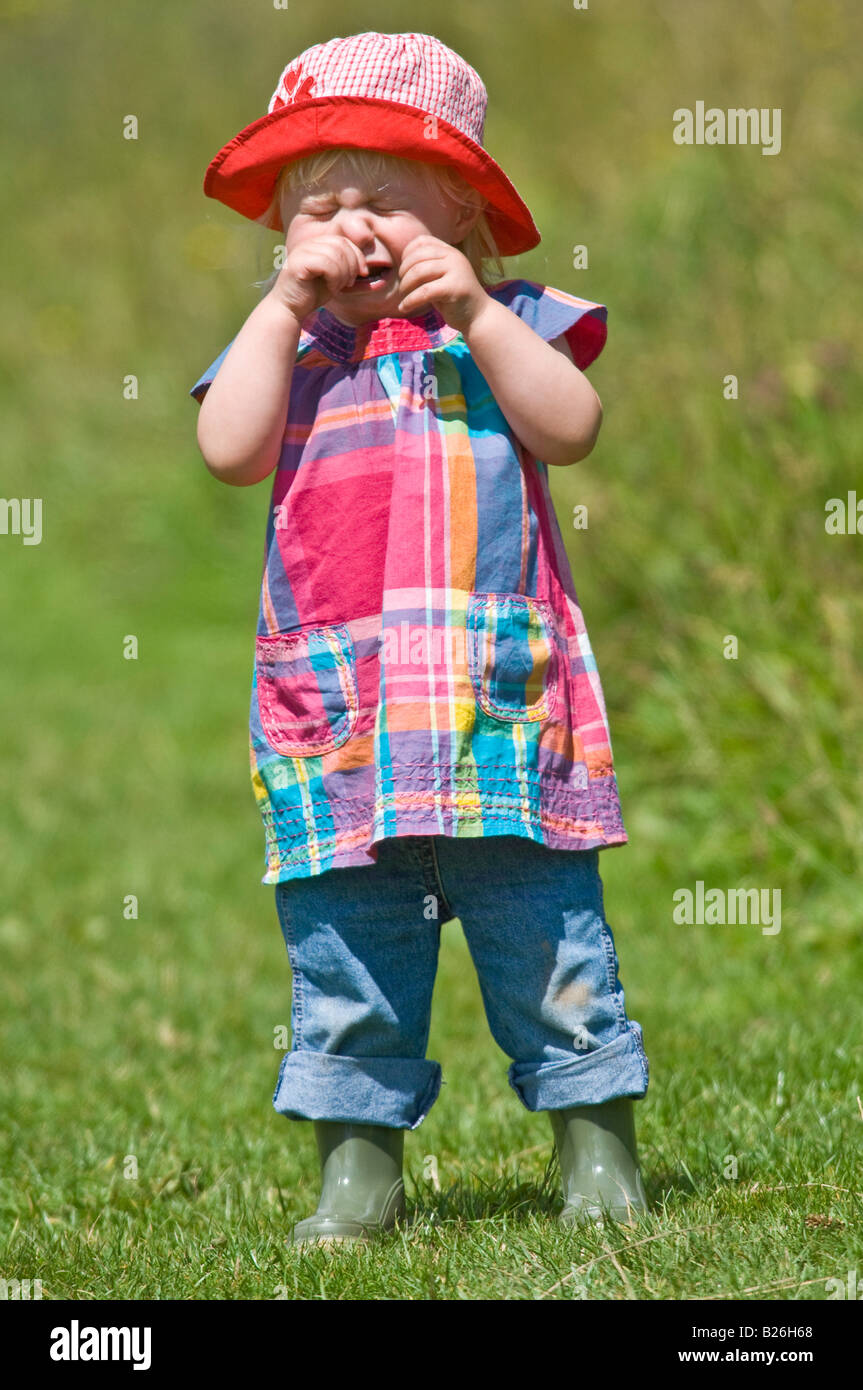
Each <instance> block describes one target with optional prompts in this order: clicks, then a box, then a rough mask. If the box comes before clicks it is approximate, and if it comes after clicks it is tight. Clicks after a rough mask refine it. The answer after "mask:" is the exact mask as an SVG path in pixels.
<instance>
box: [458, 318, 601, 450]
mask: <svg viewBox="0 0 863 1390" xmlns="http://www.w3.org/2000/svg"><path fill="white" fill-rule="evenodd" d="M461 331H462V334H463V336H464V340H465V342H466V343H467V345H468V347H469V348H470V352H471V356H472V357H473V359H474V361H475V362H476V364H477V366H478V367H479V369H480V371H481V372H482V374H483V376H484V377H485V379H486V381H487V382H488V384H489V386H490V387H491V389H492V392H493V394H494V398H495V400H496V401H497V404H498V405H499V406H500V408H501V410H502V411H503V414H504V415H505V416H506V419H507V421H508V423H509V425H510V427H511V428H512V431H513V433H514V434H515V436H516V438H517V439H519V440H520V441H521V443H522V444H523V445H524V447H525V448H526V449H527V450H529V452H530V453H531V454H533V456H534V458H538V459H541V460H542V461H543V463H547V464H549V465H561V466H562V465H565V464H568V463H576V462H577V461H578V460H579V459H583V458H586V457H587V455H588V454H589V453H590V451H591V449H592V448H593V446H594V444H595V443H596V439H597V435H598V434H599V427H600V425H601V424H602V403H601V402H600V399H599V396H598V395H597V394H596V392H595V391H594V389H593V387H592V386H591V384H590V382H589V381H588V380H587V377H586V376H585V375H584V373H583V372H580V371H579V369H578V367H576V365H575V363H574V362H573V360H572V357H571V354H570V353H569V351H568V350H566V351H565V352H564V351H560V350H558V349H557V344H556V345H555V346H552V344H551V343H547V342H545V341H544V339H542V338H540V336H539V334H538V333H535V332H534V331H533V329H532V328H529V327H528V325H527V324H526V323H523V322H522V320H521V319H520V318H519V317H518V315H517V314H514V313H513V312H512V310H511V309H508V308H507V307H506V305H505V304H499V303H498V302H497V301H496V300H494V299H491V298H489V297H488V296H486V301H485V303H484V304H483V305H482V307H481V309H480V311H479V312H478V313H477V314H476V316H475V317H474V318H473V319H472V320H471V322H470V323H469V324H468V325H467V326H466V327H464V328H463V329H462V330H461ZM558 342H559V340H558Z"/></svg>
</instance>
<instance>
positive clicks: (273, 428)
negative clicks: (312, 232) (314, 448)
mask: <svg viewBox="0 0 863 1390" xmlns="http://www.w3.org/2000/svg"><path fill="white" fill-rule="evenodd" d="M366 268H367V267H366V260H365V257H364V256H363V253H362V252H361V251H360V250H359V248H358V247H356V246H354V245H353V243H352V242H350V241H348V240H347V238H346V237H342V236H337V235H332V236H321V237H315V238H314V240H312V241H308V242H306V243H305V244H301V245H300V246H298V247H297V248H296V249H295V250H294V251H292V252H291V254H290V255H289V256H288V257H287V258H286V260H285V264H284V266H283V268H282V270H281V271H280V272H279V275H278V278H277V279H276V282H275V284H274V285H273V288H272V289H271V290H270V292H269V293H268V294H267V295H266V296H265V297H264V298H263V299H262V300H261V302H260V304H258V305H257V307H256V308H255V309H253V310H252V312H251V313H250V314H249V317H248V318H247V319H246V322H245V323H244V324H243V326H242V328H241V329H240V331H239V333H238V334H237V336H236V337H235V338H234V340H233V342H232V343H231V346H230V349H229V351H228V353H227V356H226V357H225V360H224V362H222V364H221V366H220V367H219V370H218V371H217V373H216V375H215V376H214V378H213V380H212V382H211V383H210V385H209V387H208V389H207V394H206V395H205V396H204V399H203V401H202V402H201V408H200V411H199V412H198V447H199V448H200V450H201V453H202V454H203V456H204V462H205V463H206V465H207V467H208V468H209V470H210V472H211V473H212V474H213V476H214V477H216V478H219V479H220V481H221V482H223V483H231V484H232V485H233V486H234V487H248V486H249V485H250V484H252V483H259V482H261V480H262V479H263V478H266V477H267V476H268V475H269V474H270V473H272V471H273V469H274V468H275V467H276V465H277V463H278V461H279V455H280V453H281V449H282V440H283V438H284V432H285V421H286V420H287V415H288V400H289V397H290V393H291V378H292V376H293V372H294V363H295V361H296V356H297V346H298V344H299V341H300V330H301V325H302V322H303V319H304V318H306V317H307V316H308V315H309V314H310V313H312V311H313V310H314V309H316V308H317V307H318V305H319V304H320V303H322V302H323V301H324V300H326V299H329V298H330V297H331V296H332V295H333V294H337V293H338V292H339V291H340V290H342V289H344V287H345V286H346V285H349V284H350V283H351V281H352V280H353V279H354V278H355V276H356V275H357V274H358V273H362V272H364V271H365V270H366Z"/></svg>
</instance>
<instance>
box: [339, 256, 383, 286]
mask: <svg viewBox="0 0 863 1390" xmlns="http://www.w3.org/2000/svg"><path fill="white" fill-rule="evenodd" d="M392 271H393V268H392V266H391V265H384V264H383V262H378V261H372V262H370V263H369V265H368V268H367V271H366V274H365V275H358V276H357V277H356V279H355V280H353V281H352V282H351V284H350V285H348V286H347V287H346V288H347V290H348V291H354V290H379V289H381V288H382V287H383V286H384V285H387V284H388V283H389V281H390V278H391V276H392Z"/></svg>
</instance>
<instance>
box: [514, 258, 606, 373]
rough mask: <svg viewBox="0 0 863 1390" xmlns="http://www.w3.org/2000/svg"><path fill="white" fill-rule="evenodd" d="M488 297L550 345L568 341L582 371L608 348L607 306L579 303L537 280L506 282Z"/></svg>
mask: <svg viewBox="0 0 863 1390" xmlns="http://www.w3.org/2000/svg"><path fill="white" fill-rule="evenodd" d="M488 293H489V294H490V295H491V296H492V297H493V298H494V299H498V300H500V302H501V303H502V304H505V305H506V306H507V308H508V309H512V311H513V313H515V314H518V316H519V318H520V319H523V321H524V322H525V323H526V324H527V325H528V327H529V328H532V329H533V330H534V332H535V333H538V334H539V336H540V337H541V338H543V339H544V340H545V341H546V342H547V343H549V342H551V340H552V338H559V337H561V335H562V336H563V337H564V338H566V341H567V343H568V344H569V350H570V352H571V353H572V358H573V361H574V362H575V365H576V366H577V367H579V368H580V369H581V371H584V369H585V367H588V366H590V363H591V362H593V361H595V359H596V358H597V357H598V356H599V354H600V353H601V352H602V349H603V348H604V347H605V339H606V336H607V333H608V328H607V325H606V319H607V315H608V310H607V309H606V307H605V305H604V304H595V303H594V302H593V300H590V299H579V298H578V296H577V295H574V294H567V292H566V291H565V290H558V289H553V288H552V286H551V285H540V284H538V283H537V281H535V280H504V281H502V282H501V283H500V284H498V285H494V286H492V287H491V288H490V289H489V290H488Z"/></svg>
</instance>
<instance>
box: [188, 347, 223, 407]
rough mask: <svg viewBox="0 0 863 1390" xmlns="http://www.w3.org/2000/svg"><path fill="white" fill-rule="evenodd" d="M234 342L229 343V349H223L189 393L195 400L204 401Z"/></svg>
mask: <svg viewBox="0 0 863 1390" xmlns="http://www.w3.org/2000/svg"><path fill="white" fill-rule="evenodd" d="M233 341H234V340H233V338H232V339H231V342H230V343H228V345H227V347H223V348H222V351H221V352H220V353H219V355H218V357H217V358H216V360H215V361H214V362H211V363H210V365H209V367H208V368H207V370H206V371H205V372H204V375H203V376H199V377H198V380H197V381H196V382H195V384H194V386H193V387H192V389H191V391H190V392H189V395H190V396H194V398H195V400H196V401H198V402H199V403H200V402H201V401H202V400H203V399H204V397H205V395H206V394H207V388H208V387H209V385H210V383H211V382H212V380H213V377H214V376H215V375H216V372H217V371H218V370H219V368H220V367H221V365H222V363H223V362H224V360H225V358H226V357H227V355H228V348H229V347H230V346H231V343H233Z"/></svg>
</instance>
